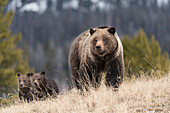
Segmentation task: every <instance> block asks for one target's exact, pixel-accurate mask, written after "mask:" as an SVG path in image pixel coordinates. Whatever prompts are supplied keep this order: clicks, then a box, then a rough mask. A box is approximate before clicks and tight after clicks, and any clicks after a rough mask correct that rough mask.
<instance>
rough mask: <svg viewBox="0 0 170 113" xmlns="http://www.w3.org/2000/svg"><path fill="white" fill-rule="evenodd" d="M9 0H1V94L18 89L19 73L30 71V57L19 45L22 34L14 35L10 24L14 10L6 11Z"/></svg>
mask: <svg viewBox="0 0 170 113" xmlns="http://www.w3.org/2000/svg"><path fill="white" fill-rule="evenodd" d="M7 2H8V1H7V0H0V96H2V95H7V94H8V93H11V92H12V91H13V90H17V76H16V74H17V73H27V72H29V71H30V68H29V65H28V59H27V58H26V57H24V56H23V50H22V49H20V48H18V47H17V44H18V43H19V41H20V40H21V34H20V33H19V34H18V35H14V34H13V33H12V32H11V31H10V30H9V26H10V24H11V22H12V19H13V12H12V11H10V12H6V13H4V9H5V5H6V4H7Z"/></svg>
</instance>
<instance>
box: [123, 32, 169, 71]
mask: <svg viewBox="0 0 170 113" xmlns="http://www.w3.org/2000/svg"><path fill="white" fill-rule="evenodd" d="M122 44H123V47H124V56H125V66H126V72H127V73H129V74H132V73H139V72H140V71H145V72H147V71H150V70H152V69H153V70H161V71H169V68H170V60H169V55H168V53H167V52H164V53H163V54H162V53H161V48H160V45H159V43H158V41H156V40H155V38H154V36H151V38H149V39H148V38H147V36H146V34H145V33H144V31H143V30H142V29H140V30H139V32H138V34H137V35H135V36H133V37H132V38H129V37H128V36H125V37H124V38H123V39H122Z"/></svg>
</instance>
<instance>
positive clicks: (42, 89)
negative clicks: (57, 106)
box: [30, 71, 59, 99]
mask: <svg viewBox="0 0 170 113" xmlns="http://www.w3.org/2000/svg"><path fill="white" fill-rule="evenodd" d="M30 75H31V81H32V82H31V83H32V86H33V93H34V95H35V97H36V99H41V98H44V97H48V96H55V95H56V94H58V93H59V89H58V86H57V84H56V82H55V81H53V80H48V79H46V76H45V71H42V72H41V73H30Z"/></svg>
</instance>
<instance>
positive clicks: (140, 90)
mask: <svg viewBox="0 0 170 113" xmlns="http://www.w3.org/2000/svg"><path fill="white" fill-rule="evenodd" d="M169 80H170V73H169V74H168V76H165V77H163V78H161V79H156V78H149V77H141V78H138V79H131V80H130V81H129V80H126V81H124V83H123V84H122V85H121V87H120V88H119V91H118V92H115V91H113V89H112V88H106V87H105V85H102V86H101V87H100V88H99V89H98V90H91V93H85V94H84V95H82V94H80V93H79V92H78V91H77V90H76V89H72V90H71V91H64V92H63V93H62V94H60V95H59V96H58V98H57V99H49V100H46V101H39V102H32V103H22V104H21V103H15V104H12V105H10V106H9V107H2V108H0V113H54V112H59V113H65V112H67V113H70V112H74V113H87V112H93V113H100V112H102V113H111V112H114V113H135V112H138V113H140V112H148V111H155V112H156V113H157V112H159V113H160V112H161V113H162V112H163V113H168V112H170V108H169V99H170V97H169V96H170V92H169V86H170V82H169ZM155 112H154V113H155Z"/></svg>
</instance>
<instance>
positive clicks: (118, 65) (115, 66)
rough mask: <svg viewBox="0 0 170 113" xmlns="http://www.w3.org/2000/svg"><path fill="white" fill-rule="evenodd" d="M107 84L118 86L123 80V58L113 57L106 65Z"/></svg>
mask: <svg viewBox="0 0 170 113" xmlns="http://www.w3.org/2000/svg"><path fill="white" fill-rule="evenodd" d="M105 72H106V78H105V79H106V85H107V86H112V87H113V88H118V87H119V84H120V83H122V81H123V65H122V62H121V60H118V59H113V60H112V61H108V62H107V63H106V65H105Z"/></svg>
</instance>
